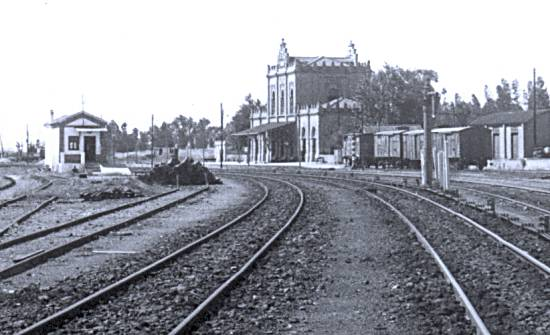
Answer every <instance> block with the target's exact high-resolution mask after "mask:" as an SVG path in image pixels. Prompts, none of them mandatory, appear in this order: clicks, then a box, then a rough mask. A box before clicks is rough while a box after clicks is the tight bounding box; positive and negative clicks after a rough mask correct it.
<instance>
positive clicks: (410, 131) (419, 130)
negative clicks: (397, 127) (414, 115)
mask: <svg viewBox="0 0 550 335" xmlns="http://www.w3.org/2000/svg"><path fill="white" fill-rule="evenodd" d="M418 134H424V129H414V130H409V131H406V132H404V133H403V135H418Z"/></svg>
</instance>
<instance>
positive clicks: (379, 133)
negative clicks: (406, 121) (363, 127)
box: [376, 130, 406, 136]
mask: <svg viewBox="0 0 550 335" xmlns="http://www.w3.org/2000/svg"><path fill="white" fill-rule="evenodd" d="M405 131H406V130H386V131H379V132H377V133H376V135H382V136H386V135H390V136H391V135H397V134H401V133H404V132H405Z"/></svg>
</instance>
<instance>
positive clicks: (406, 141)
mask: <svg viewBox="0 0 550 335" xmlns="http://www.w3.org/2000/svg"><path fill="white" fill-rule="evenodd" d="M403 147H404V149H403V160H404V165H406V166H408V167H410V168H416V169H419V168H420V154H421V153H422V149H423V148H424V129H415V130H409V131H407V132H404V133H403Z"/></svg>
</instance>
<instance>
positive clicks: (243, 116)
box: [224, 94, 263, 151]
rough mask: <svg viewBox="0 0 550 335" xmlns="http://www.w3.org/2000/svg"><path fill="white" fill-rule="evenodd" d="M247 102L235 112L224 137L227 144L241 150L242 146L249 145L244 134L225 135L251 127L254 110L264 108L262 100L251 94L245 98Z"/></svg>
mask: <svg viewBox="0 0 550 335" xmlns="http://www.w3.org/2000/svg"><path fill="white" fill-rule="evenodd" d="M244 100H245V103H243V104H242V105H241V106H240V107H239V110H238V111H237V112H236V113H235V115H234V116H233V118H231V122H229V123H228V124H227V127H226V128H225V131H224V137H225V139H226V144H227V145H228V146H231V147H233V148H235V149H237V151H240V150H241V149H242V148H244V147H246V146H247V139H246V137H242V136H225V135H227V134H235V133H238V132H239V131H242V130H245V129H248V128H250V114H251V113H253V112H254V111H257V110H260V109H261V108H263V106H262V103H261V102H260V100H258V99H256V100H254V99H253V98H252V95H251V94H248V95H247V96H246V97H245V98H244Z"/></svg>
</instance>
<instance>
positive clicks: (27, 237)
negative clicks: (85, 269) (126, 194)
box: [0, 190, 176, 250]
mask: <svg viewBox="0 0 550 335" xmlns="http://www.w3.org/2000/svg"><path fill="white" fill-rule="evenodd" d="M175 192H176V190H170V191H166V192H163V193H159V194H156V195H153V196H150V197H147V198H145V199H141V200H137V201H131V202H126V203H123V204H122V205H118V206H114V207H111V208H107V209H103V210H99V211H95V212H93V213H91V214H88V215H84V216H79V217H77V218H74V219H71V220H69V221H66V222H64V223H60V224H55V225H52V226H49V227H46V228H42V229H38V230H34V229H33V231H32V232H30V233H25V234H17V235H16V236H12V238H11V239H8V240H4V241H0V250H3V249H6V248H8V247H11V246H14V245H18V244H21V243H24V242H28V241H32V240H36V239H38V238H40V237H44V236H47V235H50V234H52V233H55V232H59V231H62V230H66V229H68V228H71V227H75V226H78V225H81V224H84V223H87V222H90V221H92V220H95V219H98V218H101V217H104V216H106V215H110V214H114V213H117V212H120V211H123V210H126V209H130V208H133V207H136V206H139V205H142V204H145V203H148V202H151V201H153V200H156V199H158V198H161V197H164V196H168V195H170V194H172V193H175ZM63 210H64V209H63V208H62V207H61V208H59V211H63ZM33 211H34V209H33V210H31V211H29V212H27V213H25V214H23V215H22V216H21V218H22V217H25V216H28V215H29V214H30V213H31V212H33ZM17 220H19V219H17ZM17 220H16V221H17ZM9 228H10V226H8V227H6V228H4V229H5V230H7V229H9Z"/></svg>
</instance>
